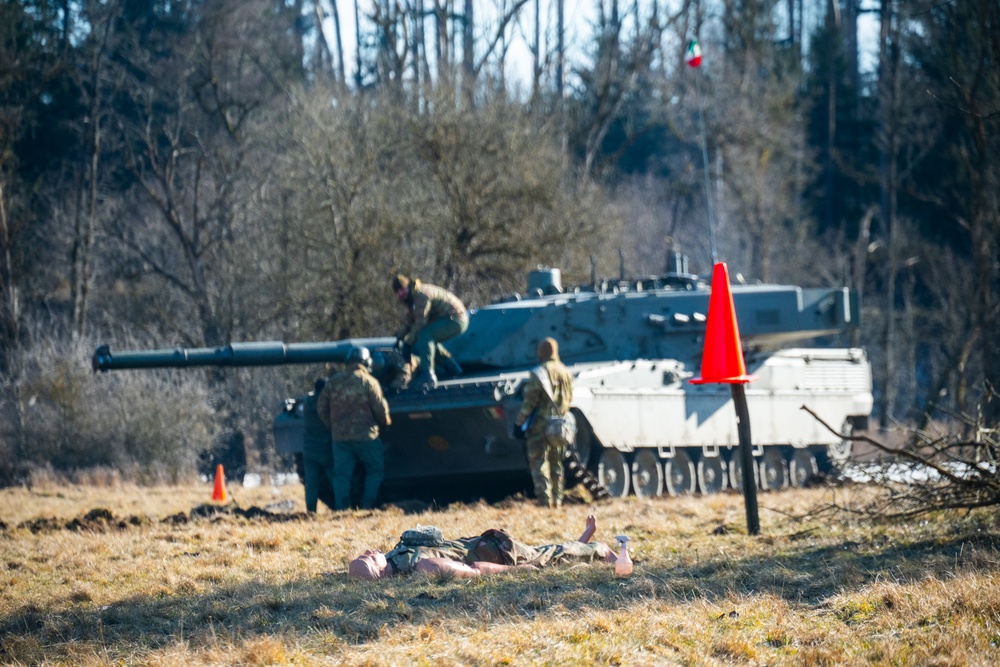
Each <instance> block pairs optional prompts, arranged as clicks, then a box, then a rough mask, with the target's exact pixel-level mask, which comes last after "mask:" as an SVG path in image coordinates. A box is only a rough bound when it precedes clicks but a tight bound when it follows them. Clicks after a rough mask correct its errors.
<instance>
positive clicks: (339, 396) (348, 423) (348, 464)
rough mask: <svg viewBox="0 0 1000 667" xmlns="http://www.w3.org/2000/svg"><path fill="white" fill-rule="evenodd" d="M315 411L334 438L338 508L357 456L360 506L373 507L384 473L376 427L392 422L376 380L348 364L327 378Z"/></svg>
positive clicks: (345, 497) (347, 491)
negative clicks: (361, 482) (360, 475)
mask: <svg viewBox="0 0 1000 667" xmlns="http://www.w3.org/2000/svg"><path fill="white" fill-rule="evenodd" d="M316 412H317V413H318V414H319V417H320V419H322V420H323V423H324V424H326V426H327V427H328V428H329V429H330V435H331V437H332V438H333V469H334V478H333V493H334V497H335V501H336V505H337V509H339V510H340V509H347V506H348V503H349V501H350V497H351V476H352V475H353V474H354V466H355V464H356V462H357V461H358V460H359V459H360V460H361V463H362V464H363V465H364V467H365V481H364V491H363V492H362V494H361V507H363V508H370V507H374V506H375V500H376V497H377V496H378V490H379V487H380V486H381V485H382V478H383V476H384V472H385V460H384V452H383V451H382V441H381V440H380V439H379V427H382V428H385V427H386V426H388V425H389V424H391V423H392V420H391V419H390V417H389V405H388V404H387V403H386V401H385V397H384V396H383V395H382V388H381V387H380V386H379V383H378V381H377V380H376V379H375V378H374V377H372V375H371V374H370V373H369V372H368V370H367V369H366V368H365V367H364V366H362V365H361V364H351V365H349V366H348V367H347V368H345V369H344V370H343V371H341V372H340V373H336V374H334V375H332V376H330V379H329V380H327V383H326V386H325V387H324V388H323V391H322V393H320V395H319V400H318V402H317V407H316Z"/></svg>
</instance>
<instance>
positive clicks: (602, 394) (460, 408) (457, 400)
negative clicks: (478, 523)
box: [275, 348, 872, 500]
mask: <svg viewBox="0 0 1000 667" xmlns="http://www.w3.org/2000/svg"><path fill="white" fill-rule="evenodd" d="M569 368H570V371H571V373H572V374H573V375H574V400H573V406H572V409H573V412H574V414H575V415H576V417H577V421H578V424H579V427H580V428H579V431H578V437H577V442H576V443H574V446H575V449H576V452H577V455H578V457H579V459H580V460H581V461H582V463H583V464H584V465H585V466H587V467H589V469H590V470H592V471H593V472H594V473H595V474H597V475H598V476H599V477H601V476H602V475H604V477H607V476H608V475H610V474H611V470H612V467H616V468H617V474H618V475H619V476H621V475H625V476H627V477H628V478H629V481H628V483H627V484H625V485H616V484H614V483H610V484H607V483H606V484H605V486H607V487H610V490H611V492H612V495H628V494H629V493H638V494H639V495H661V494H671V493H691V492H701V493H713V492H716V491H720V490H723V489H724V488H727V487H729V486H733V485H735V484H738V482H739V478H738V477H737V478H736V480H735V481H734V480H733V479H732V475H731V474H730V473H731V471H730V463H731V461H732V460H733V453H734V452H735V451H736V448H737V447H738V446H739V436H738V432H737V424H736V417H735V409H734V406H733V401H732V396H731V393H730V390H729V388H728V387H727V386H725V385H694V384H690V383H689V382H688V381H687V380H688V379H689V378H690V377H692V376H693V375H694V373H693V371H691V370H689V369H687V368H686V367H685V366H684V364H682V363H680V362H678V361H677V360H675V359H659V360H635V361H629V362H610V363H600V362H592V363H584V364H574V365H570V366H569ZM748 370H749V371H750V372H752V373H753V374H754V375H757V376H758V378H759V379H758V380H757V381H756V382H754V383H751V384H750V385H748V387H747V389H746V395H747V403H748V407H749V411H750V422H751V429H752V434H753V440H754V444H755V454H756V457H757V462H758V464H759V465H760V464H764V463H765V459H766V457H770V458H769V460H768V461H767V464H768V466H769V468H768V469H769V470H770V472H771V473H772V474H771V480H770V487H769V488H775V487H778V488H780V487H783V486H786V485H801V484H804V483H806V482H807V481H808V478H809V477H811V476H812V475H814V474H816V473H818V472H821V471H826V470H829V468H830V466H831V465H832V464H833V463H834V462H835V460H836V459H837V458H838V456H840V457H841V458H842V456H843V455H842V454H841V455H838V456H831V455H829V454H828V452H829V451H830V450H831V448H832V449H834V450H838V451H839V450H841V449H843V448H844V446H845V441H844V439H843V438H842V437H840V436H838V435H836V434H833V433H831V432H830V431H829V430H827V429H826V428H824V427H823V426H822V425H821V424H819V423H818V422H817V421H816V420H815V419H814V418H813V417H812V416H811V415H809V414H808V413H806V412H805V411H804V410H802V409H801V407H802V406H803V405H806V406H809V407H810V408H812V409H813V410H814V411H815V412H817V414H819V415H820V416H821V417H822V418H823V419H824V421H826V422H827V423H829V424H834V425H837V426H838V427H841V426H848V425H863V424H864V423H865V421H866V420H867V418H868V415H869V414H870V413H871V409H872V394H871V366H870V364H869V362H868V359H867V356H866V355H865V352H864V350H862V349H860V348H847V349H820V348H814V349H811V348H795V349H790V350H784V351H781V352H777V353H773V354H769V355H766V356H764V357H762V358H761V359H759V360H756V361H755V362H753V361H752V363H751V365H750V366H749V368H748ZM527 378H528V372H527V371H521V372H516V373H502V374H492V375H490V374H484V375H478V376H475V377H466V378H461V379H456V380H450V381H445V382H442V383H441V384H440V385H439V386H438V387H436V388H433V389H425V390H421V391H417V392H415V391H407V392H402V393H399V394H391V395H390V396H389V398H388V401H389V405H390V410H391V412H392V415H393V425H392V426H390V427H389V428H388V429H386V430H385V432H384V433H383V436H382V440H383V444H384V447H385V461H386V477H385V486H386V493H387V495H390V496H396V495H398V493H397V492H398V491H400V490H401V491H402V492H403V494H404V495H405V494H406V493H413V494H414V495H416V496H420V497H426V498H431V499H436V500H441V499H442V498H444V497H454V496H455V493H456V489H457V487H456V485H457V484H458V483H459V482H462V483H464V486H466V487H468V488H467V489H466V490H467V493H466V495H469V493H471V494H472V495H475V492H476V490H477V489H478V490H479V495H480V496H483V497H490V496H500V495H504V494H505V493H511V492H516V491H530V473H529V470H528V462H527V456H526V453H525V448H524V442H523V441H521V440H517V439H516V438H514V437H513V435H512V432H513V429H512V426H513V422H514V418H515V416H516V414H517V410H518V408H519V405H520V402H521V398H520V392H521V388H522V386H523V384H524V382H526V380H527ZM291 405H292V407H291V408H290V409H289V410H287V411H286V412H285V413H283V414H282V415H280V416H279V417H278V418H277V419H276V422H275V434H276V438H275V439H276V442H278V445H279V451H283V452H286V453H295V452H297V451H300V445H299V444H297V443H301V435H300V434H298V433H296V432H295V430H296V428H301V427H300V426H299V427H297V426H296V422H300V421H301V420H300V418H299V417H296V416H294V415H295V409H296V406H297V403H296V402H293V403H292V404H291ZM279 433H280V434H281V435H279ZM797 451H799V452H800V453H799V454H796V452H797ZM611 452H613V453H614V456H609V453H611ZM638 452H645V454H643V455H641V456H638V457H637V453H638ZM809 457H811V459H812V460H810V458H809ZM712 459H716V460H717V461H715V462H713V461H711V460H712ZM803 459H804V460H803ZM680 460H683V461H685V462H690V465H691V468H692V470H693V471H694V473H693V474H694V477H692V478H691V480H687V481H684V480H681V481H680V482H678V483H677V484H675V485H673V486H672V485H671V484H668V483H667V478H668V477H669V476H670V475H671V473H673V474H675V475H676V474H677V472H678V465H677V463H676V461H680ZM637 461H638V465H637V466H633V464H635V463H636V462H637ZM793 462H797V463H798V465H797V467H796V466H793ZM685 465H686V464H685ZM653 466H656V468H657V469H656V470H655V472H654V471H653V470H652V467H653ZM633 467H635V468H636V469H635V470H633ZM699 467H700V468H702V469H703V472H702V474H701V476H700V477H701V479H699V476H698V473H697V471H698V469H699ZM790 468H796V472H798V473H800V474H799V475H798V477H796V478H795V479H793V478H792V477H791V472H790ZM712 471H715V474H716V476H717V475H725V480H726V481H725V482H724V483H723V485H722V488H718V486H717V484H713V481H712V479H713V478H712V475H711V474H710V473H711V472H712ZM681 472H684V471H681ZM688 472H690V471H688ZM778 472H780V473H782V474H783V475H784V476H785V480H784V481H781V480H779V479H777V478H776V477H775V474H776V473H778ZM804 473H808V474H805V476H803V474H804ZM643 475H645V476H646V477H654V478H655V477H659V478H660V479H661V480H662V481H663V484H662V486H660V485H658V484H656V483H654V484H653V486H652V487H651V488H649V489H646V488H644V486H643V484H641V478H642V477H643ZM633 476H635V477H636V481H632V480H631V478H632V477H633ZM692 480H693V481H692ZM606 481H607V480H606V479H602V483H603V482H606Z"/></svg>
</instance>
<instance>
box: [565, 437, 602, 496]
mask: <svg viewBox="0 0 1000 667" xmlns="http://www.w3.org/2000/svg"><path fill="white" fill-rule="evenodd" d="M563 467H564V468H565V469H566V472H567V473H568V476H569V478H570V479H571V480H572V481H573V482H574V483H575V484H582V485H583V488H585V489H587V491H588V492H589V493H590V495H591V497H593V499H594V500H607V499H609V498H611V494H610V493H608V490H607V489H605V488H604V487H603V486H601V483H600V482H599V481H598V479H597V476H596V475H595V474H594V473H592V472H591V471H590V470H587V468H586V467H585V466H584V465H583V464H582V463H581V462H580V456H579V455H578V454H577V453H576V449H575V448H573V447H567V448H566V454H565V456H563Z"/></svg>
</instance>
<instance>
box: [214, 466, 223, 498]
mask: <svg viewBox="0 0 1000 667" xmlns="http://www.w3.org/2000/svg"><path fill="white" fill-rule="evenodd" d="M212 500H215V501H217V502H220V503H224V502H226V471H225V470H223V469H222V464H221V463H220V464H219V465H217V466H215V489H214V490H213V491H212Z"/></svg>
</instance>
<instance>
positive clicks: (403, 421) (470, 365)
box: [93, 255, 872, 497]
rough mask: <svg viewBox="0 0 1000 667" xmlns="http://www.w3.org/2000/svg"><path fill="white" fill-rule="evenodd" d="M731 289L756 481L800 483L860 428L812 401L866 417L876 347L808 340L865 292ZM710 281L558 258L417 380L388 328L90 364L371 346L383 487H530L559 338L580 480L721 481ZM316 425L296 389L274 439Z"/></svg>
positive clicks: (284, 439) (850, 323)
mask: <svg viewBox="0 0 1000 667" xmlns="http://www.w3.org/2000/svg"><path fill="white" fill-rule="evenodd" d="M731 292H732V296H733V302H734V306H735V311H736V315H737V320H738V323H739V330H740V335H741V338H742V342H743V349H744V353H745V357H746V365H747V372H748V373H751V374H753V375H756V376H758V377H759V379H758V380H757V381H756V382H754V383H752V384H749V385H747V387H746V395H747V401H748V405H749V410H750V422H751V429H752V436H753V443H754V454H755V461H756V463H757V465H758V469H757V470H756V471H755V472H756V473H757V480H758V483H759V485H760V486H761V487H762V488H764V489H777V488H781V487H783V486H786V485H803V484H805V483H806V482H807V481H808V480H809V478H810V477H812V476H813V475H815V474H816V473H818V472H820V471H827V470H829V469H830V468H831V467H834V466H836V465H838V464H839V463H842V462H843V461H844V460H845V459H846V458H847V457H848V455H849V453H850V442H849V441H847V440H845V439H844V438H843V437H841V436H836V435H833V434H831V433H830V431H829V430H827V429H826V428H824V427H823V426H822V425H821V424H819V423H817V422H816V420H815V419H814V418H813V417H811V416H810V415H809V414H807V413H806V412H805V411H804V410H801V409H800V408H801V406H803V405H807V406H809V407H810V408H811V409H812V410H813V411H814V412H816V413H817V414H818V415H820V417H821V418H822V419H823V420H824V421H825V422H826V423H827V424H832V425H835V426H836V427H839V428H841V429H843V431H842V433H848V432H850V430H852V429H855V428H864V427H866V426H867V420H868V416H869V414H870V413H871V409H872V387H871V367H870V364H869V363H868V360H867V357H866V354H865V352H864V350H863V349H861V348H843V347H841V348H830V347H802V346H801V344H802V342H803V341H809V340H812V339H821V338H824V337H831V336H835V335H837V334H842V333H844V332H846V331H848V330H849V329H851V328H852V327H857V326H858V323H859V304H858V303H857V299H856V296H855V295H854V293H852V292H851V291H850V290H848V289H844V288H811V289H807V288H801V287H796V286H787V285H765V284H757V285H747V284H736V285H733V286H732V287H731ZM709 294H710V286H709V285H708V284H707V283H706V282H704V281H703V280H701V279H700V278H699V277H698V276H696V275H693V274H690V273H688V272H687V260H686V258H684V257H683V256H680V255H672V256H671V261H670V262H669V264H668V271H667V272H666V273H664V274H663V275H658V276H650V277H645V278H639V279H625V278H624V277H620V278H619V279H612V280H596V279H593V277H592V281H591V283H590V284H587V285H584V286H580V287H575V288H572V289H564V288H563V286H562V284H561V277H560V272H559V270H558V269H554V268H543V267H540V268H538V269H537V270H535V271H531V272H530V273H529V274H528V281H527V290H526V292H525V293H523V294H514V295H510V296H507V297H504V298H501V299H499V300H498V301H496V302H495V303H492V304H490V305H487V306H483V307H480V308H476V309H473V310H471V311H470V315H469V328H468V330H467V331H466V332H465V333H464V334H463V335H461V336H459V337H458V338H454V339H452V340H451V341H449V342H448V343H447V347H448V349H449V350H450V351H451V354H452V356H453V358H454V359H455V360H456V361H457V362H458V363H459V365H460V366H461V367H462V372H461V374H460V375H459V376H456V377H440V376H439V382H438V383H437V385H436V386H433V387H431V386H422V387H411V388H408V389H406V390H403V391H394V390H393V389H392V381H393V378H394V376H395V374H396V373H397V369H398V364H397V359H398V351H397V341H396V340H395V339H394V338H391V337H386V338H364V339H348V340H341V341H334V342H326V343H298V344H294V343H293V344H285V343H281V342H263V343H234V344H232V345H228V346H225V347H220V348H201V349H175V350H154V351H134V352H117V353H113V352H112V351H111V350H110V349H109V348H108V346H101V347H99V348H98V349H97V351H96V353H95V355H94V358H93V366H94V369H95V370H101V371H107V370H115V369H128V368H155V367H193V366H266V365H277V364H294V363H313V364H315V363H323V362H340V361H343V359H344V357H345V356H346V354H347V352H348V351H349V350H350V349H351V348H352V347H353V346H358V345H363V346H365V347H367V348H369V350H370V351H371V354H372V358H373V373H374V374H375V375H376V377H377V378H378V379H379V381H380V382H381V383H382V384H383V386H384V387H385V388H386V390H387V391H386V394H387V399H388V401H389V405H390V409H391V411H392V418H393V424H392V426H390V427H389V428H388V429H387V430H386V431H385V432H384V433H383V442H384V444H385V447H386V452H385V461H386V477H385V483H384V486H383V488H384V490H385V491H386V492H387V493H389V494H392V495H395V494H402V495H406V494H407V493H413V494H414V495H416V496H418V497H426V496H429V495H430V496H433V495H434V494H435V493H436V491H437V490H441V489H446V488H449V487H450V486H451V485H454V484H457V483H464V484H467V485H471V486H474V487H475V486H478V487H479V488H481V489H496V488H508V489H517V488H521V489H530V476H529V472H528V467H527V459H526V455H525V449H524V443H523V441H522V440H519V439H517V438H515V437H514V434H513V420H514V418H515V416H516V414H517V410H518V407H519V405H520V402H521V395H520V394H521V389H522V385H523V384H524V383H525V381H526V380H527V378H528V375H529V372H530V369H531V368H532V367H534V366H535V365H536V364H537V361H536V358H535V350H536V349H537V346H538V343H539V342H540V341H541V340H542V339H544V338H545V337H548V336H551V337H553V338H555V339H556V340H557V341H558V342H559V349H560V357H561V358H562V360H563V362H564V363H566V365H567V366H568V367H569V368H570V370H571V372H572V373H573V376H574V387H575V389H574V397H573V406H572V415H573V416H574V417H575V419H576V424H577V433H576V439H575V442H574V443H573V448H572V449H573V452H572V457H571V461H570V462H569V466H570V469H571V470H572V471H573V473H574V474H575V475H576V476H577V477H578V478H579V480H580V481H582V482H584V483H585V484H587V486H588V488H589V489H591V491H592V492H594V493H596V494H598V495H601V494H605V493H606V494H609V495H611V496H625V495H628V494H629V493H635V494H636V495H639V496H656V495H660V494H664V493H666V494H671V495H675V494H686V493H695V492H699V491H700V492H702V493H706V494H707V493H715V492H719V491H722V490H724V489H726V488H728V487H734V488H737V487H739V486H740V485H741V483H742V471H741V468H740V463H739V457H738V456H734V452H736V450H737V448H738V443H739V440H738V434H737V424H736V419H735V413H734V409H733V404H732V397H731V393H730V390H729V388H728V387H727V386H725V385H711V384H708V385H694V384H690V383H689V382H688V380H689V379H690V378H692V377H694V376H696V375H697V373H698V371H699V368H700V364H701V356H702V352H703V349H702V347H703V340H704V334H705V326H706V320H707V313H708V303H709ZM302 432H303V430H302V418H301V400H300V399H294V398H290V399H286V401H285V407H284V410H283V411H281V413H280V414H278V416H277V417H276V418H275V421H274V436H275V440H276V446H277V449H278V450H279V451H283V452H292V453H294V452H300V451H301V448H302Z"/></svg>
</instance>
